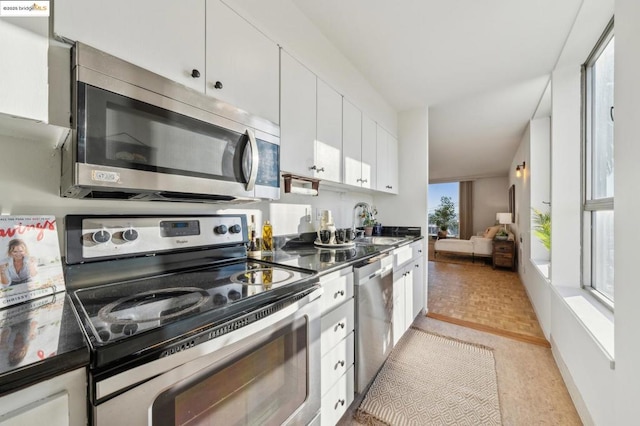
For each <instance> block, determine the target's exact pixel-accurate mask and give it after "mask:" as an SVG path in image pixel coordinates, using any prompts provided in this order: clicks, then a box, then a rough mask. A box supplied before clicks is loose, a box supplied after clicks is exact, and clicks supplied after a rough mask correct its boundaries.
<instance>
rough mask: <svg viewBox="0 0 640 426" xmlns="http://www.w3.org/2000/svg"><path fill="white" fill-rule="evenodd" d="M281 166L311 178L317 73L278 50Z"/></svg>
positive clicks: (314, 135) (287, 170)
mask: <svg viewBox="0 0 640 426" xmlns="http://www.w3.org/2000/svg"><path fill="white" fill-rule="evenodd" d="M280 102H281V104H280V108H281V123H280V168H281V169H282V170H283V171H286V172H290V173H293V174H296V175H299V176H306V177H313V170H312V169H311V168H312V167H313V165H314V146H315V140H316V76H315V74H314V73H312V72H311V71H309V70H308V69H307V68H305V66H304V65H302V64H301V63H300V62H298V61H297V60H295V59H294V58H292V57H291V56H290V55H289V54H288V53H287V52H285V51H284V50H282V51H281V81H280Z"/></svg>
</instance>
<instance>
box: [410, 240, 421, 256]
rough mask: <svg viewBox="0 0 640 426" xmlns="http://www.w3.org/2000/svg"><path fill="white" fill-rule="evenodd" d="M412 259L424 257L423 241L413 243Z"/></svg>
mask: <svg viewBox="0 0 640 426" xmlns="http://www.w3.org/2000/svg"><path fill="white" fill-rule="evenodd" d="M410 247H411V250H412V259H417V258H419V257H421V256H422V254H423V253H424V249H423V248H422V240H420V241H416V242H415V243H411V246H410Z"/></svg>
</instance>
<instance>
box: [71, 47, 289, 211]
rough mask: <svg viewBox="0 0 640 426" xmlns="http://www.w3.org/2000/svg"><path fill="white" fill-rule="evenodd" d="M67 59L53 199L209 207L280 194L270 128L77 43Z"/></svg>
mask: <svg viewBox="0 0 640 426" xmlns="http://www.w3.org/2000/svg"><path fill="white" fill-rule="evenodd" d="M72 53H73V59H72V67H73V73H72V111H73V117H72V123H71V127H72V135H71V138H70V139H68V140H67V141H66V142H65V144H64V145H63V148H62V152H63V156H62V157H63V158H62V179H61V188H60V193H61V195H62V196H64V197H72V198H101V199H104V198H108V199H124V200H152V201H153V200H160V201H192V202H212V203H225V202H227V203H240V202H251V201H255V200H256V199H278V198H279V197H280V128H279V126H278V125H276V124H274V123H272V122H270V121H268V120H265V119H262V118H259V117H255V116H252V115H251V114H249V113H247V112H246V111H243V110H240V109H238V108H235V107H233V106H231V105H228V104H226V103H223V102H221V101H218V100H216V99H214V98H211V97H209V96H206V95H204V94H203V93H200V92H198V91H195V90H193V89H190V88H187V87H185V86H182V85H180V84H178V83H176V82H173V81H171V80H169V79H167V78H164V77H162V76H159V75H157V74H154V73H152V72H149V71H147V70H145V69H142V68H140V67H137V66H135V65H133V64H131V63H128V62H125V61H123V60H121V59H118V58H115V57H113V56H111V55H108V54H106V53H103V52H101V51H99V50H96V49H94V48H91V47H90V46H87V45H84V44H82V43H76V44H75V45H74V47H73V49H72ZM197 74H198V75H199V73H196V72H195V70H194V74H193V76H194V77H196V76H197Z"/></svg>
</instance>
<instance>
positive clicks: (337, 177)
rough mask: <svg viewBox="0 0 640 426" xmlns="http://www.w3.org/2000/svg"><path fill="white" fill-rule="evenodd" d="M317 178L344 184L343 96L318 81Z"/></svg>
mask: <svg viewBox="0 0 640 426" xmlns="http://www.w3.org/2000/svg"><path fill="white" fill-rule="evenodd" d="M317 87H318V89H317V96H318V119H317V126H318V127H317V134H316V149H315V159H316V161H315V165H316V170H315V177H317V178H319V179H323V180H330V181H333V182H342V96H341V95H340V94H339V93H338V92H336V91H335V90H333V89H332V88H331V87H329V85H327V84H326V83H325V82H323V81H322V80H320V79H317Z"/></svg>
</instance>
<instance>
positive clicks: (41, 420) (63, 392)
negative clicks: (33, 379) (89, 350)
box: [0, 368, 87, 426]
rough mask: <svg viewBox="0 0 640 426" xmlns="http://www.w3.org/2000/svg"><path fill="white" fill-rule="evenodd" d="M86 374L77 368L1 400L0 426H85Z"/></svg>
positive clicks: (82, 369) (83, 370)
mask: <svg viewBox="0 0 640 426" xmlns="http://www.w3.org/2000/svg"><path fill="white" fill-rule="evenodd" d="M86 387H87V373H86V371H85V369H84V368H79V369H77V370H74V371H70V372H68V373H65V374H61V375H59V376H56V377H54V378H52V379H49V380H45V381H43V382H41V383H38V384H35V385H32V386H29V387H28V388H25V389H22V390H19V391H16V392H13V393H10V394H8V395H5V396H3V397H2V398H0V426H13V425H16V426H18V425H35V424H45V423H46V424H47V426H58V425H60V426H80V425H86V424H87V392H86Z"/></svg>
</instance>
